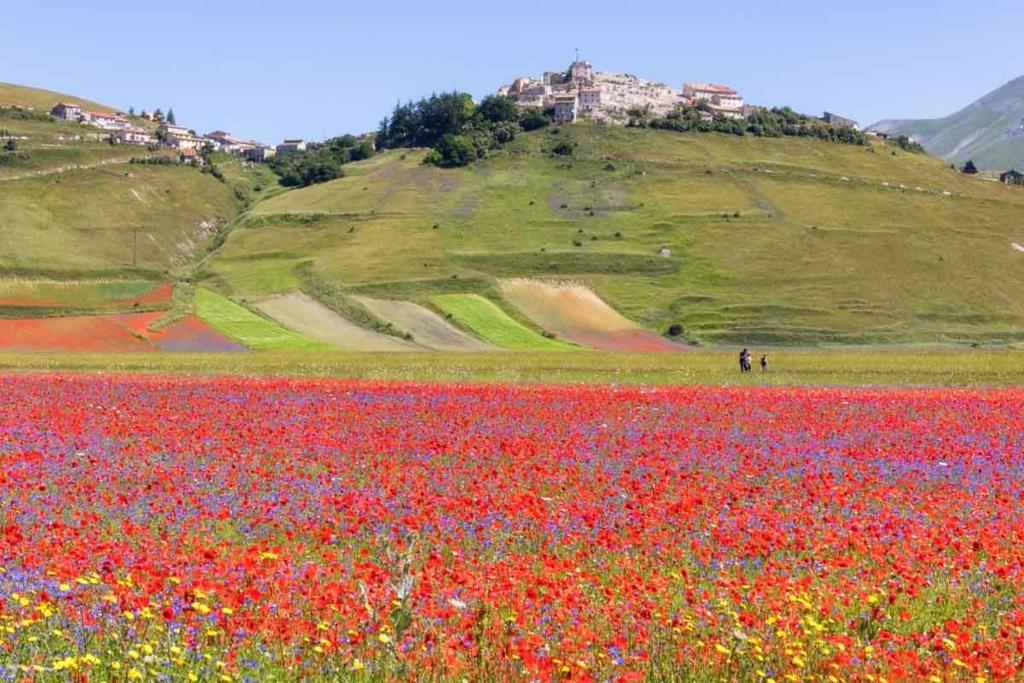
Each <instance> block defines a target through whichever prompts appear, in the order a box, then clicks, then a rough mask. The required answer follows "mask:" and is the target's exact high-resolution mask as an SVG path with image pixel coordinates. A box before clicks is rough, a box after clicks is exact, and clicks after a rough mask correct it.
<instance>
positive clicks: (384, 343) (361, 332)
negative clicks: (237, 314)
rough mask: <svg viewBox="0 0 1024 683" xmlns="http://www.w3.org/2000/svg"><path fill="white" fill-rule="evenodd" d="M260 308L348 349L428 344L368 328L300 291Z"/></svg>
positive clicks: (408, 347)
mask: <svg viewBox="0 0 1024 683" xmlns="http://www.w3.org/2000/svg"><path fill="white" fill-rule="evenodd" d="M256 307H257V308H258V309H259V310H260V311H261V312H263V313H264V314H265V315H267V316H268V317H270V318H272V319H274V320H275V321H277V322H278V323H280V324H281V325H283V326H286V327H288V328H290V329H293V330H297V331H298V332H300V333H302V334H304V335H306V336H307V337H309V338H310V339H316V340H319V341H321V342H323V343H325V344H329V345H330V346H333V347H336V348H340V349H347V350H349V351H417V350H420V351H422V350H425V349H426V347H424V346H420V345H419V344H415V343H413V342H412V341H407V340H405V339H399V338H397V337H392V336H389V335H386V334H380V333H379V332H374V331H372V330H368V329H365V328H363V327H360V326H359V325H356V324H355V323H353V322H351V321H349V320H347V319H345V318H344V317H342V316H341V315H338V314H337V313H336V312H334V311H332V310H331V309H330V308H328V307H326V306H324V305H323V304H321V303H320V302H318V301H316V300H315V299H312V298H310V297H308V296H306V295H305V294H302V293H300V292H289V293H288V294H281V295H278V296H275V297H271V298H269V299H266V300H265V301H261V302H260V303H259V304H257V306H256Z"/></svg>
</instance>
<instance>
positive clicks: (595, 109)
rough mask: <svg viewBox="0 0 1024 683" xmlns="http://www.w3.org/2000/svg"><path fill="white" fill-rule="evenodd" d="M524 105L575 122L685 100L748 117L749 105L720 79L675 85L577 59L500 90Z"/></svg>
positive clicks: (712, 111) (710, 112)
mask: <svg viewBox="0 0 1024 683" xmlns="http://www.w3.org/2000/svg"><path fill="white" fill-rule="evenodd" d="M498 94H499V95H507V96H508V97H511V98H512V99H513V100H515V101H516V102H517V103H518V104H520V105H521V106H524V107H530V106H532V107H541V108H551V109H553V110H554V117H555V121H556V122H558V123H572V122H573V121H575V120H576V119H577V118H579V117H580V116H586V117H587V118H589V119H591V120H594V121H599V122H604V123H625V122H626V121H627V120H628V118H629V111H630V110H635V109H642V110H646V111H648V112H650V113H651V114H653V115H659V116H664V115H665V114H668V113H669V112H671V111H672V110H673V109H675V108H676V107H677V106H679V105H688V106H696V105H698V104H703V105H704V106H702V107H701V112H702V115H703V116H706V117H707V118H709V119H710V118H712V117H714V116H715V115H721V116H725V117H728V118H737V119H738V118H744V117H745V116H746V115H747V113H748V108H747V106H746V105H745V104H744V101H743V96H742V95H740V94H739V93H738V92H736V90H735V89H733V88H730V87H729V86H726V85H718V84H715V83H686V84H684V85H683V87H682V88H680V89H678V90H677V89H673V88H670V87H668V86H667V85H665V84H664V83H656V82H654V81H649V80H647V79H644V78H640V77H638V76H633V75H632V74H619V73H606V72H598V71H594V67H593V65H592V64H591V63H590V62H587V61H583V60H580V59H579V57H578V56H577V58H576V60H575V61H574V62H573V63H572V64H570V65H569V68H568V70H567V71H549V72H545V73H544V74H543V76H541V77H540V78H531V77H521V78H517V79H516V80H515V81H513V82H512V84H511V85H507V86H504V87H502V88H501V89H500V90H498Z"/></svg>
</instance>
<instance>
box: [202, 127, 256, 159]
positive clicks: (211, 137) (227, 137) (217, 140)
mask: <svg viewBox="0 0 1024 683" xmlns="http://www.w3.org/2000/svg"><path fill="white" fill-rule="evenodd" d="M204 138H205V140H206V141H207V142H209V143H210V144H212V145H213V146H214V148H215V149H217V150H219V151H221V152H226V153H228V154H234V155H235V156H244V155H245V154H246V153H247V152H249V151H250V150H252V149H255V148H257V147H260V144H259V143H258V142H255V141H253V140H243V139H242V138H238V137H235V136H234V135H231V134H230V133H225V132H224V131H222V130H215V131H213V132H212V133H207V134H206V135H205V136H204Z"/></svg>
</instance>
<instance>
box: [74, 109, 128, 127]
mask: <svg viewBox="0 0 1024 683" xmlns="http://www.w3.org/2000/svg"><path fill="white" fill-rule="evenodd" d="M82 120H84V121H85V122H86V123H90V124H92V125H94V126H96V127H97V128H102V129H103V130H120V129H122V128H128V127H129V126H130V125H131V122H130V121H129V120H128V119H126V118H125V117H123V116H120V115H118V114H108V113H107V112H103V111H87V112H83V113H82Z"/></svg>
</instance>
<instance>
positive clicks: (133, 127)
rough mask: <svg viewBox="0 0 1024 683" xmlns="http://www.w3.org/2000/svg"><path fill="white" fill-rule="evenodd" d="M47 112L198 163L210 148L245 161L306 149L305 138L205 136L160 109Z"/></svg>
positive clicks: (66, 107)
mask: <svg viewBox="0 0 1024 683" xmlns="http://www.w3.org/2000/svg"><path fill="white" fill-rule="evenodd" d="M50 114H51V115H52V116H53V117H54V118H57V119H60V120H63V121H71V122H77V123H81V124H84V125H89V126H92V127H94V128H99V129H100V130H101V131H105V132H106V134H107V135H108V136H109V139H110V141H111V142H112V143H114V144H123V145H141V146H155V145H160V146H164V147H169V148H171V149H175V150H177V151H178V152H179V154H180V156H181V160H182V161H185V162H189V161H192V160H195V161H196V163H201V158H200V152H201V151H202V150H203V149H204V148H205V149H212V150H214V151H218V152H225V153H227V154H233V155H235V156H239V157H243V158H245V159H247V160H248V161H254V162H264V161H266V160H268V159H270V158H271V157H273V156H275V155H276V154H286V153H289V152H299V151H302V150H304V149H306V142H305V141H304V140H284V141H283V142H282V143H281V144H279V145H277V146H276V147H272V146H270V145H265V144H263V143H261V142H257V141H255V140H246V139H243V138H238V137H235V136H233V135H231V134H230V133H226V132H224V131H222V130H215V131H213V132H210V133H207V134H206V135H197V134H196V133H195V131H193V130H191V129H189V128H187V127H185V126H179V125H176V123H175V122H174V121H173V120H168V117H165V116H164V114H163V113H162V112H160V111H159V110H157V111H155V112H152V113H146V112H143V113H142V114H140V115H139V116H135V115H134V114H124V113H116V114H115V113H111V112H102V111H90V110H87V109H85V108H83V107H82V106H80V105H78V104H70V103H67V102H60V103H58V104H57V105H56V106H55V107H53V109H51V110H50Z"/></svg>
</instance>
